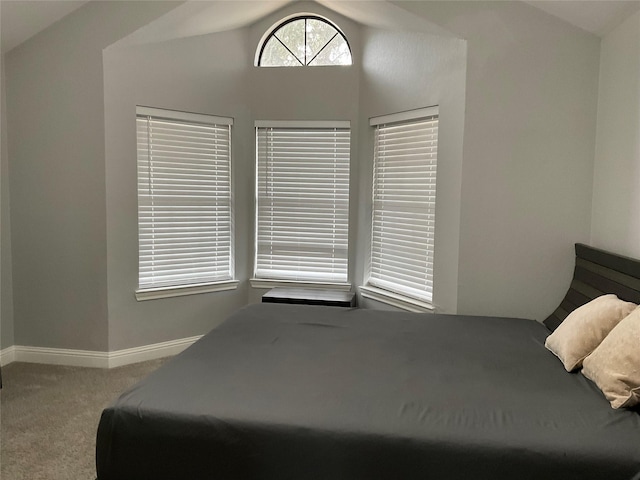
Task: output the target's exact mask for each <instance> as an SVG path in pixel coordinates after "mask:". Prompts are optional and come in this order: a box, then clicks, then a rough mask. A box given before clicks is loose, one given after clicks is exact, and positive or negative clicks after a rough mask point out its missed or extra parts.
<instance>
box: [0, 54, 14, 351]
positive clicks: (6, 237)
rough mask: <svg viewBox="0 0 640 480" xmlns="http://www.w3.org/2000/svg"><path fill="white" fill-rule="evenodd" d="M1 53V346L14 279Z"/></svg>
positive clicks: (8, 326)
mask: <svg viewBox="0 0 640 480" xmlns="http://www.w3.org/2000/svg"><path fill="white" fill-rule="evenodd" d="M5 97H6V96H5V78H4V56H3V57H2V58H1V59H0V102H1V106H0V115H1V116H2V118H0V182H1V185H0V195H1V198H0V235H1V236H0V275H1V277H0V350H3V349H5V348H8V347H10V346H12V345H13V344H14V335H13V280H12V274H11V272H12V267H11V220H10V216H9V214H10V209H9V170H8V168H9V156H8V153H7V116H6V111H7V109H6V98H5Z"/></svg>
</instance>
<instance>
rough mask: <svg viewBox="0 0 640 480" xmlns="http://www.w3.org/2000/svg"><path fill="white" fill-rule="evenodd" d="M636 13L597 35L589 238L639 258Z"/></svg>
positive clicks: (639, 24) (639, 34)
mask: <svg viewBox="0 0 640 480" xmlns="http://www.w3.org/2000/svg"><path fill="white" fill-rule="evenodd" d="M639 105H640V12H637V13H636V14H635V15H632V16H631V17H629V18H628V19H627V20H626V21H625V22H624V23H623V24H622V25H620V26H619V27H618V28H616V29H615V30H614V31H612V32H610V33H609V34H607V35H606V36H605V37H604V38H603V40H602V53H601V62H600V94H599V101H598V135H597V143H596V164H595V174H594V187H593V219H592V240H593V244H594V245H595V246H597V247H601V248H605V249H609V250H613V251H616V252H620V253H622V254H625V255H628V256H632V257H635V258H638V257H640V216H638V206H639V205H640V180H639V179H640V107H639Z"/></svg>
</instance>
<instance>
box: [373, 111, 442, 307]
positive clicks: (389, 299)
mask: <svg viewBox="0 0 640 480" xmlns="http://www.w3.org/2000/svg"><path fill="white" fill-rule="evenodd" d="M428 118H435V119H437V122H438V123H437V124H436V128H437V126H438V124H439V119H440V114H439V107H438V106H432V107H426V108H420V109H415V110H409V111H405V112H400V113H395V114H390V115H382V116H378V117H372V118H370V119H369V120H370V121H369V124H370V126H372V127H373V128H374V159H373V170H372V195H371V198H372V205H371V225H370V228H369V235H370V239H369V252H368V258H367V263H366V267H365V281H364V282H363V285H362V286H361V287H360V292H361V294H362V296H363V297H364V298H369V299H373V300H376V301H379V302H382V303H385V304H388V305H392V306H395V307H398V308H401V309H403V310H408V311H413V312H430V311H433V310H435V306H434V300H433V290H434V289H433V284H432V285H431V289H430V290H429V294H428V296H425V297H418V296H414V295H411V294H410V293H408V292H407V289H406V288H405V289H403V288H401V287H400V288H389V286H388V285H381V283H382V282H376V280H375V279H373V281H372V277H371V272H372V268H373V254H374V246H373V241H374V228H375V226H374V221H375V220H374V219H375V215H376V198H375V197H376V190H377V188H378V186H377V185H376V177H375V175H376V166H377V162H378V150H377V146H376V142H377V141H378V140H377V133H378V131H376V130H375V129H378V128H380V127H384V126H402V125H407V124H411V123H419V122H421V121H425V120H426V119H428ZM437 142H438V134H437V132H436V135H435V144H436V152H435V158H434V159H433V162H434V169H435V170H434V177H435V178H434V186H433V189H432V190H431V191H432V192H433V195H434V206H433V209H434V211H433V214H432V215H433V218H432V220H431V221H432V222H433V232H432V233H430V234H429V236H430V239H431V241H432V242H433V243H432V246H431V248H430V249H429V250H430V252H428V253H430V255H431V263H430V265H429V266H430V268H431V269H432V271H433V269H434V264H435V228H436V226H435V202H436V199H435V195H436V191H437V189H436V183H437V174H436V173H437V163H438V154H437ZM378 268H380V267H378ZM432 280H433V278H432Z"/></svg>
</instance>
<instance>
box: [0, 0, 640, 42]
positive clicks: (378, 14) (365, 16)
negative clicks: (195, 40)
mask: <svg viewBox="0 0 640 480" xmlns="http://www.w3.org/2000/svg"><path fill="white" fill-rule="evenodd" d="M88 1H97V0H36V1H25V0H1V1H0V21H1V25H0V33H1V37H0V47H1V50H2V53H5V52H8V51H9V50H11V49H12V48H14V47H16V46H18V45H19V44H21V43H22V42H24V41H26V40H28V39H29V38H31V37H32V36H34V35H36V34H37V33H38V32H40V31H42V30H44V29H45V28H47V27H49V26H50V25H52V24H53V23H55V22H57V21H59V20H60V19H62V18H63V17H65V16H66V15H68V14H70V13H72V12H73V11H74V10H76V9H77V8H80V7H82V6H83V5H84V4H86V3H87V2H88ZM109 1H117V0H109ZM291 1H292V0H262V1H259V2H251V3H252V5H251V8H247V2H245V1H233V2H232V1H222V2H220V1H213V2H204V1H201V0H196V1H194V0H192V1H188V2H185V4H184V5H182V6H180V7H178V8H179V15H180V16H181V17H182V18H185V19H186V18H188V19H189V20H188V21H183V22H181V23H180V24H179V25H180V26H179V28H181V29H183V30H184V31H183V32H181V33H182V34H184V35H192V34H198V33H208V32H210V31H212V25H211V22H212V21H215V22H217V24H216V25H215V26H214V27H213V30H226V29H230V28H237V27H240V26H243V25H247V24H249V23H252V22H254V21H256V20H257V19H259V18H261V17H262V16H264V15H266V14H268V13H271V12H273V11H275V10H277V9H278V8H280V7H282V6H284V5H286V4H288V3H291ZM449 1H454V0H449ZM513 1H516V0H513ZM525 2H526V3H527V4H529V5H531V6H533V7H535V8H539V9H541V10H544V11H545V12H547V13H549V14H551V15H554V16H556V17H558V18H561V19H562V20H564V21H566V22H568V23H570V24H572V25H575V26H577V27H579V28H582V29H584V30H586V31H589V32H591V33H593V34H595V35H599V36H602V35H604V34H606V33H607V32H609V31H610V30H611V29H613V28H615V26H616V25H618V24H619V23H620V22H622V21H623V20H624V19H625V18H626V17H628V16H629V15H631V14H632V13H634V12H636V11H638V10H640V0H573V1H568V0H556V1H554V0H543V1H541V0H525ZM318 3H321V4H323V5H324V6H326V7H328V8H331V9H332V10H335V11H337V12H338V13H341V14H342V15H345V16H347V17H350V18H352V19H354V20H356V21H359V22H360V23H365V24H369V25H376V26H390V24H393V23H394V22H395V23H397V22H398V21H402V22H407V21H411V20H410V19H409V18H408V17H409V16H410V15H409V14H407V16H406V17H407V18H398V17H401V16H402V12H401V9H398V8H396V7H394V6H393V5H392V4H390V3H389V2H381V1H369V2H362V1H360V2H354V1H346V0H320V1H319V2H318ZM365 3H366V5H365ZM221 9H222V10H223V13H224V14H221V13H220V10H221ZM214 10H215V14H212V12H214ZM174 17H175V16H174ZM169 20H170V19H169ZM169 20H167V22H168V21H169ZM174 20H175V18H174ZM175 25H176V23H175V21H174V22H173V27H174V28H175ZM165 26H166V24H165ZM154 28H156V29H161V28H163V24H162V22H160V23H158V24H156V25H155V27H154ZM434 28H435V27H434ZM174 33H176V32H174ZM159 34H160V32H159V30H158V32H156V35H159Z"/></svg>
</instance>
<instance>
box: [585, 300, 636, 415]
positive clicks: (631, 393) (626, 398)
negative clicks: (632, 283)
mask: <svg viewBox="0 0 640 480" xmlns="http://www.w3.org/2000/svg"><path fill="white" fill-rule="evenodd" d="M582 373H583V375H584V376H585V377H587V378H588V379H589V380H591V381H593V382H594V383H595V384H596V385H597V386H598V388H600V390H602V393H604V395H605V397H607V400H609V402H610V403H611V406H612V407H613V408H621V407H632V406H634V405H637V404H640V308H638V309H636V310H634V311H633V313H631V315H629V316H628V317H626V318H625V319H624V320H622V321H621V322H620V323H619V324H618V325H617V326H616V327H615V328H614V329H613V330H611V333H609V335H607V337H606V338H605V339H604V340H603V341H602V343H601V344H600V345H599V346H598V347H597V348H596V349H595V350H594V351H593V353H592V354H591V355H589V356H588V357H587V358H585V359H584V368H583V369H582Z"/></svg>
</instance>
